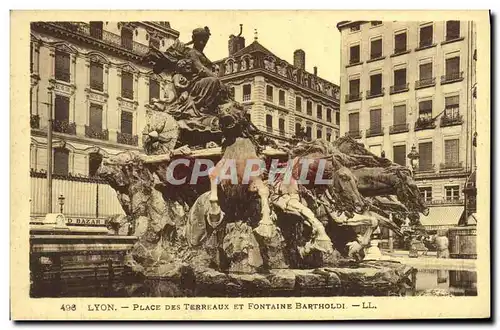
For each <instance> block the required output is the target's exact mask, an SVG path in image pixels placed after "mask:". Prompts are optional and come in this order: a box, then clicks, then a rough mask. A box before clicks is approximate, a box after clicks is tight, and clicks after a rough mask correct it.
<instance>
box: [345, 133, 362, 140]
mask: <svg viewBox="0 0 500 330" xmlns="http://www.w3.org/2000/svg"><path fill="white" fill-rule="evenodd" d="M346 135H347V136H350V137H352V138H353V139H361V131H348V132H346Z"/></svg>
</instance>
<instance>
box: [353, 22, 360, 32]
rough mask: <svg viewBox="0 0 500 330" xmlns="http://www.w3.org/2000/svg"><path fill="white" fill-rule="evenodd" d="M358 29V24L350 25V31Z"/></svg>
mask: <svg viewBox="0 0 500 330" xmlns="http://www.w3.org/2000/svg"><path fill="white" fill-rule="evenodd" d="M360 29H361V26H360V24H352V25H351V32H356V31H359V30H360Z"/></svg>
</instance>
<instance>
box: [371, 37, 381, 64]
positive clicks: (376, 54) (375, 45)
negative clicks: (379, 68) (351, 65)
mask: <svg viewBox="0 0 500 330" xmlns="http://www.w3.org/2000/svg"><path fill="white" fill-rule="evenodd" d="M380 57H382V39H377V40H372V41H371V47H370V59H376V58H380Z"/></svg>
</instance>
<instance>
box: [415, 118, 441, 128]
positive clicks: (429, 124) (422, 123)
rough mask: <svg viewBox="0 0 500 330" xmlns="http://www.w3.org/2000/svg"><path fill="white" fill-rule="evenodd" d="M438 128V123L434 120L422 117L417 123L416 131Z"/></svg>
mask: <svg viewBox="0 0 500 330" xmlns="http://www.w3.org/2000/svg"><path fill="white" fill-rule="evenodd" d="M434 128H436V122H435V121H434V120H433V119H432V118H427V117H420V118H418V119H417V121H416V122H415V131H421V130H424V129H434Z"/></svg>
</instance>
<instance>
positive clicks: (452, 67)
mask: <svg viewBox="0 0 500 330" xmlns="http://www.w3.org/2000/svg"><path fill="white" fill-rule="evenodd" d="M459 71H460V56H455V57H452V58H447V59H446V76H447V77H450V78H453V77H452V76H454V75H457V74H458V72H459Z"/></svg>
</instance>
